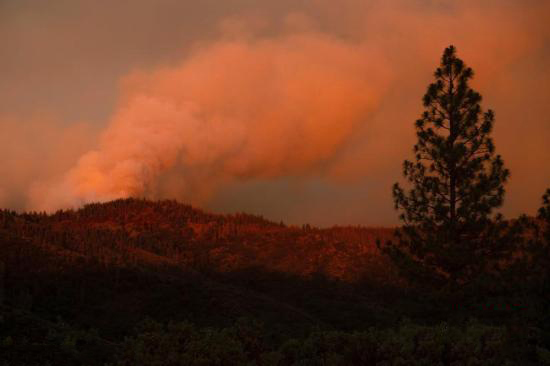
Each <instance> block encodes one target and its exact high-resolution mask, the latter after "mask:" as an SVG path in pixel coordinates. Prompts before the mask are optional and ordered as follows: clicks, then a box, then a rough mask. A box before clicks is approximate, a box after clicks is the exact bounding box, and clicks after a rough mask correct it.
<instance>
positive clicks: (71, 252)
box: [0, 199, 392, 281]
mask: <svg viewBox="0 0 550 366" xmlns="http://www.w3.org/2000/svg"><path fill="white" fill-rule="evenodd" d="M0 235H2V236H5V237H6V238H9V240H4V241H2V245H1V246H0V250H1V252H2V254H3V255H2V257H5V258H8V257H10V256H18V255H21V256H22V257H24V258H25V262H30V261H32V260H31V258H32V257H33V256H36V255H38V257H39V259H40V260H43V259H44V255H46V256H52V257H55V258H56V259H55V260H54V262H55V263H59V261H61V260H62V261H63V263H65V264H64V265H71V264H73V265H78V264H86V263H90V264H91V263H101V264H102V265H105V266H114V267H128V266H135V265H147V264H148V265H153V266H168V267H180V268H182V269H186V270H193V269H200V270H209V271H216V272H228V271H235V270H242V269H246V268H250V267H254V268H261V269H263V270H267V271H273V272H284V273H289V274H295V275H300V276H306V277H307V276H310V275H312V274H319V273H322V274H324V275H326V276H328V277H330V278H333V279H341V280H345V281H355V280H359V279H361V278H364V277H368V278H372V277H375V278H385V279H388V278H390V276H391V273H390V270H389V269H388V268H389V267H388V263H387V261H386V260H385V258H383V257H381V256H380V254H379V252H378V250H377V248H376V239H381V240H386V239H388V238H390V237H391V236H392V230H391V229H386V228H363V227H334V228H330V229H318V228H311V227H310V226H309V225H305V226H303V227H301V228H298V227H294V226H290V227H289V226H286V225H283V224H276V223H273V222H270V221H267V220H265V219H264V218H262V217H259V216H253V215H248V214H234V215H214V214H209V213H205V212H203V211H201V210H198V209H195V208H192V207H190V206H188V205H183V204H180V203H178V202H176V201H160V202H151V201H147V200H137V199H125V200H116V201H112V202H108V203H103V204H90V205H86V206H85V207H84V208H82V209H79V210H77V211H59V212H57V213H55V214H52V215H46V214H42V213H24V214H16V213H14V212H9V211H0ZM14 242H17V243H18V244H17V245H9V244H8V243H14ZM38 253H40V254H38ZM36 265H38V263H36Z"/></svg>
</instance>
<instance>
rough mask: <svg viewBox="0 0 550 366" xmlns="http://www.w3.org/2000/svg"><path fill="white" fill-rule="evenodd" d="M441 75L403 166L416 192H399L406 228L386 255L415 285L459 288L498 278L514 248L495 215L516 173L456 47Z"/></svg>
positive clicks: (431, 89)
mask: <svg viewBox="0 0 550 366" xmlns="http://www.w3.org/2000/svg"><path fill="white" fill-rule="evenodd" d="M434 75H435V82H433V83H432V84H430V85H429V87H428V90H427V92H426V94H425V95H424V98H423V102H424V107H425V111H424V112H423V114H422V116H421V118H420V119H418V120H417V121H416V125H415V127H416V135H417V137H418V142H417V143H416V145H414V153H415V161H414V162H412V161H408V160H406V161H405V162H404V164H403V174H404V176H405V178H406V180H407V181H408V182H409V183H410V184H411V185H412V187H411V189H410V190H408V191H406V190H404V189H403V188H402V187H401V186H400V185H399V184H398V183H395V184H394V186H393V197H394V202H395V208H396V209H398V210H401V211H402V213H401V215H400V219H401V220H402V222H403V226H402V227H401V229H399V230H397V240H396V241H395V242H388V243H386V244H385V245H384V247H383V250H384V252H385V253H387V254H389V255H390V257H391V258H392V259H393V260H394V262H395V263H396V264H397V265H398V268H399V269H400V271H401V273H402V274H403V275H404V276H405V277H406V278H408V279H409V280H410V281H412V282H414V283H416V284H418V285H428V286H429V287H432V288H433V287H439V288H441V287H443V288H450V289H456V288H458V287H461V286H462V285H466V284H468V283H470V282H472V281H473V280H474V279H475V278H478V277H479V275H481V274H484V273H491V271H492V270H494V269H496V268H497V267H498V260H499V259H500V258H503V257H504V256H505V255H506V254H508V253H509V251H510V249H511V245H510V244H511V241H510V240H503V239H504V238H503V237H502V233H503V232H505V231H506V230H505V226H506V225H505V223H504V221H503V220H502V217H501V215H500V214H499V215H493V210H494V209H495V208H497V207H499V206H500V205H501V204H502V202H503V197H504V187H503V185H504V183H505V182H506V180H507V179H508V177H509V171H508V170H507V169H505V168H504V164H503V161H502V159H501V157H500V156H499V155H495V146H494V144H493V140H492V139H491V137H490V133H491V131H492V129H493V124H494V113H493V111H491V110H488V111H486V112H483V111H482V108H481V106H480V102H481V95H480V94H479V93H477V92H476V91H475V90H473V89H472V88H471V87H470V86H469V84H468V82H469V81H470V79H472V77H473V71H472V69H471V68H469V67H466V65H465V64H464V62H463V61H462V60H461V59H459V58H458V57H457V56H456V49H455V47H453V46H450V47H448V48H446V49H445V51H444V53H443V56H442V58H441V64H440V66H439V67H438V68H437V70H436V71H435V74H434ZM493 267H494V268H493ZM493 272H494V271H493ZM447 286H448V287H447Z"/></svg>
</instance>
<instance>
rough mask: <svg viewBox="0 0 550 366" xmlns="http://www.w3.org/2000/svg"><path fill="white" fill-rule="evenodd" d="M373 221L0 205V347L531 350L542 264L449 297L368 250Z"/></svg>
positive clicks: (538, 318) (269, 353)
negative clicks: (330, 224)
mask: <svg viewBox="0 0 550 366" xmlns="http://www.w3.org/2000/svg"><path fill="white" fill-rule="evenodd" d="M533 222H538V221H533ZM541 223H542V221H541ZM541 228H542V226H541ZM543 232H544V231H540V233H535V232H533V234H532V239H533V240H531V241H527V243H531V244H532V245H534V244H533V242H534V241H535V240H534V239H535V237H538V236H541V240H542V233H543ZM535 234H536V235H535ZM382 235H388V236H391V231H390V230H382V229H374V230H370V229H365V228H333V229H322V230H321V229H316V228H311V227H302V228H297V227H287V226H285V225H281V224H275V223H271V222H268V221H266V220H263V219H261V218H259V217H255V216H248V215H229V216H221V215H211V214H207V213H203V212H202V211H199V210H195V209H193V208H191V207H189V206H186V205H181V204H178V203H176V202H174V201H162V202H150V201H145V200H135V199H127V200H118V201H113V202H109V203H105V204H93V205H89V206H86V207H84V208H83V209H80V210H78V211H60V212H58V213H56V214H53V215H44V214H38V213H36V214H35V213H27V214H16V213H14V212H9V211H0V258H2V266H1V267H2V276H1V278H2V286H1V289H2V291H1V293H2V296H1V298H2V304H3V305H2V308H1V309H2V315H1V317H0V350H1V351H0V360H2V362H3V364H5V365H47V364H49V365H105V364H112V365H116V364H121V365H128V364H132V363H133V364H142V365H172V364H173V365H180V364H181V365H186V364H190V365H192V364H197V365H199V364H202V365H228V364H258V365H293V364H295V365H298V364H300V365H346V364H350V362H351V364H359V365H361V364H365V365H370V364H380V365H398V364H407V365H408V364H415V363H412V362H416V364H426V365H428V364H438V362H440V363H441V364H443V365H446V364H449V365H450V364H453V362H455V363H454V364H456V365H459V364H464V365H475V364H484V365H485V364H491V363H493V364H505V363H504V362H505V361H504V360H506V362H509V363H510V364H518V365H528V364H533V365H540V364H544V362H546V361H544V360H547V356H548V351H547V350H548V349H550V347H549V344H550V332H549V329H550V327H549V322H548V315H547V314H548V308H547V306H548V299H547V297H548V295H547V292H545V291H544V290H543V289H542V287H541V286H542V285H541V282H540V278H541V277H540V273H539V272H534V271H535V270H537V271H539V270H540V268H543V267H542V262H541V264H540V265H539V266H534V265H532V263H531V265H527V263H524V265H519V264H520V263H522V262H521V261H519V262H518V266H517V268H516V267H510V271H512V270H513V271H515V272H514V273H512V272H509V273H508V276H509V277H510V280H506V281H503V282H505V283H506V286H500V287H498V286H495V287H494V288H492V289H491V290H490V291H485V290H484V291H482V292H470V293H468V292H463V293H457V294H456V295H455V296H454V297H449V296H448V295H446V294H445V295H442V294H439V293H437V292H427V291H424V290H416V289H414V288H412V287H411V286H406V284H405V283H403V282H402V281H401V280H399V278H398V277H397V276H396V270H395V269H393V267H392V264H391V262H389V261H388V260H387V258H385V257H384V256H383V255H382V254H381V253H380V252H379V251H378V250H377V248H376V245H375V241H376V238H377V237H380V236H382ZM341 238H345V241H344V240H342V239H341ZM526 246H527V245H526ZM536 248H540V247H539V246H536ZM537 258H542V256H538V257H537ZM358 268H360V269H361V270H360V271H359V270H358ZM537 268H538V269H537ZM530 278H531V279H532V280H531V279H530ZM513 279H519V280H518V281H516V282H514V281H513ZM472 291H473V290H472ZM545 317H546V318H545ZM255 347H256V348H255ZM199 356H200V357H199ZM193 358H196V361H194V362H195V363H192V362H190V361H189V362H187V361H185V360H190V359H193ZM136 359H140V360H141V361H139V362H137V361H136ZM170 360H173V362H172V361H170ZM350 360H351V361H350ZM413 360H414V361H413ZM436 360H439V361H436ZM178 362H179V363H178ZM201 362H202V363H201ZM231 362H232V363H231ZM457 362H458V363H457ZM476 362H477V363H476ZM0 364H2V363H0Z"/></svg>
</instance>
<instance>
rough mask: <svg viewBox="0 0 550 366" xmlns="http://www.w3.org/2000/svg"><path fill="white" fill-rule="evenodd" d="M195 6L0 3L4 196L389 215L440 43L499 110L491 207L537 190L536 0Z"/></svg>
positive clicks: (523, 204) (547, 152)
mask: <svg viewBox="0 0 550 366" xmlns="http://www.w3.org/2000/svg"><path fill="white" fill-rule="evenodd" d="M198 3H199V2H191V1H169V0H162V1H120V2H108V1H86V0H85V1H79V2H70V1H49V2H47V3H46V2H42V1H24V0H23V1H4V2H0V54H1V55H2V57H0V73H1V76H2V83H0V156H2V157H3V159H4V160H5V161H3V163H2V164H1V165H0V177H1V178H0V206H3V207H9V208H14V209H56V208H59V207H69V206H78V205H79V204H82V203H84V202H87V201H90V200H107V199H112V198H115V197H123V196H128V195H138V196H146V197H150V198H177V199H180V200H182V201H187V202H191V203H193V204H196V205H200V206H202V207H205V208H208V209H211V210H214V211H224V212H225V211H247V212H252V213H258V214H262V215H264V216H266V217H268V218H271V219H274V220H277V221H279V220H283V221H285V222H290V223H305V222H310V223H313V224H316V225H322V226H325V225H330V224H363V225H390V224H395V223H397V220H396V217H397V214H396V212H395V211H394V210H393V204H392V199H391V184H392V183H393V182H394V181H396V180H398V179H401V164H402V161H403V160H404V159H405V158H411V157H412V156H411V150H412V145H413V144H414V142H415V135H414V128H413V124H414V121H415V119H416V118H417V117H418V116H419V114H420V113H421V112H422V104H421V97H422V96H423V94H424V92H425V89H426V87H427V85H428V84H429V83H430V82H431V80H432V73H433V70H434V69H435V67H436V66H437V64H438V61H439V57H440V55H441V52H442V51H443V49H444V48H445V47H446V46H448V45H449V44H454V45H455V46H456V47H457V49H458V54H459V56H460V57H461V58H463V59H464V61H465V62H466V63H467V64H468V65H469V66H471V67H472V68H473V69H474V71H475V73H476V77H475V79H474V82H473V86H474V87H475V88H476V89H477V90H478V91H479V92H480V93H481V94H482V95H483V97H484V100H483V102H482V106H483V107H484V108H492V109H493V110H494V111H495V113H496V124H495V130H494V138H495V143H496V148H497V153H499V154H501V155H502V156H503V158H504V161H505V164H506V166H507V167H508V168H509V169H510V170H511V173H512V175H511V179H510V182H509V184H508V185H507V186H506V189H507V195H506V200H505V206H504V207H503V212H504V213H505V214H506V215H508V216H514V215H517V214H519V213H529V214H533V213H534V212H535V210H536V208H537V207H538V206H539V201H540V196H541V195H542V193H543V191H544V189H545V188H546V187H550V169H548V162H547V160H550V159H549V158H550V147H549V144H548V142H549V141H550V117H549V116H550V113H548V112H549V111H548V109H549V103H548V100H549V97H550V70H549V67H550V66H549V65H550V62H549V61H550V26H548V25H547V20H546V19H545V15H546V14H549V13H550V2H549V1H542V0H541V1H535V0H533V1H525V0H524V1H512V0H508V1H497V0H494V1H461V2H456V1H443V0H440V1H437V0H424V1H392V2H391V4H389V3H390V2H387V1H359V0H341V1H338V2H334V1H329V0H314V1H290V0H288V1H248V0H235V1H223V2H220V1H215V0H209V1H202V2H200V4H198ZM457 3H458V4H457Z"/></svg>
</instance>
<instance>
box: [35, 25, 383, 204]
mask: <svg viewBox="0 0 550 366" xmlns="http://www.w3.org/2000/svg"><path fill="white" fill-rule="evenodd" d="M388 80H389V75H388V71H387V70H386V68H385V67H384V64H383V63H382V62H381V57H380V56H379V55H376V54H375V53H374V51H372V50H369V49H368V48H367V47H366V46H365V45H362V44H356V43H350V42H344V41H342V40H337V39H336V38H332V37H329V36H326V35H321V34H318V33H309V32H305V33H302V34H291V35H285V36H281V37H278V38H273V39H267V40H266V39H264V40H226V41H220V42H217V43H213V44H210V45H207V46H204V47H202V48H199V49H197V50H196V51H195V52H194V53H193V55H192V56H191V57H189V58H187V59H186V60H185V61H184V62H182V63H181V64H179V65H177V66H174V67H169V68H163V69H160V70H155V71H152V72H136V73H134V74H132V75H130V76H128V77H126V79H125V80H124V82H123V87H122V88H123V90H122V95H121V97H120V102H119V105H118V107H117V109H116V112H115V113H114V115H113V116H112V118H111V119H110V122H109V124H108V127H107V129H106V130H105V131H104V133H103V134H102V136H101V140H100V144H99V148H98V149H96V150H92V151H89V152H87V153H86V154H84V155H83V156H82V157H81V158H80V159H79V161H78V163H77V165H76V166H75V167H74V168H72V169H71V170H70V171H69V172H68V173H67V174H66V175H65V176H64V177H63V179H62V180H61V181H59V182H55V183H53V184H52V185H51V186H48V187H43V188H42V189H37V190H36V191H35V193H34V194H35V197H36V198H35V200H36V201H35V207H37V208H38V209H45V210H51V209H55V208H60V207H70V206H78V205H80V204H82V203H85V202H90V201H106V200H111V199H114V198H119V197H129V196H143V195H151V194H153V193H154V192H155V189H156V183H157V181H158V180H159V176H160V175H162V174H163V173H164V172H166V171H167V170H170V169H172V168H173V167H174V166H178V167H180V168H181V169H182V170H183V171H184V172H186V173H185V174H186V177H187V182H181V183H182V184H183V185H185V184H187V185H188V186H189V185H192V186H193V189H192V191H191V192H192V194H193V196H191V197H189V198H190V199H191V200H192V201H197V200H200V199H201V198H203V197H205V196H207V195H208V194H209V191H210V190H212V189H215V188H216V187H217V186H218V185H219V184H220V183H223V182H227V181H229V180H234V179H247V178H277V177H281V176H288V175H304V174H307V173H308V172H309V171H311V170H313V169H315V168H316V167H318V166H319V165H320V164H322V163H323V162H325V161H327V160H328V159H330V158H331V157H332V156H333V155H334V154H335V153H336V152H337V151H338V150H339V149H340V148H341V147H342V146H343V145H344V144H345V143H346V142H347V140H348V139H349V138H350V136H352V135H353V133H354V131H355V130H356V129H357V128H358V126H360V125H361V124H362V123H363V122H364V121H366V120H367V119H368V117H369V113H370V112H371V111H372V110H373V108H375V107H376V106H377V105H378V103H379V100H380V97H381V95H383V93H384V91H385V89H386V88H387V85H388Z"/></svg>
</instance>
